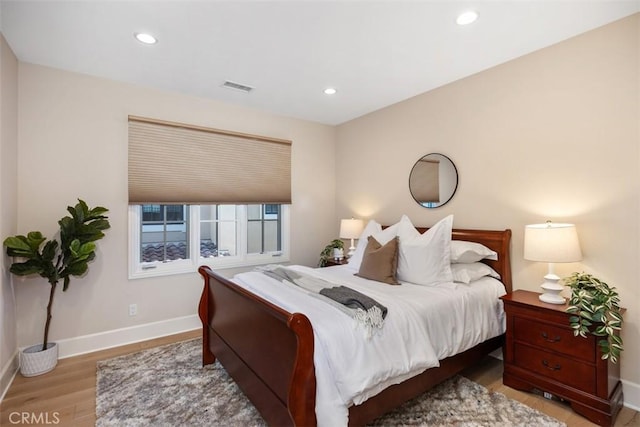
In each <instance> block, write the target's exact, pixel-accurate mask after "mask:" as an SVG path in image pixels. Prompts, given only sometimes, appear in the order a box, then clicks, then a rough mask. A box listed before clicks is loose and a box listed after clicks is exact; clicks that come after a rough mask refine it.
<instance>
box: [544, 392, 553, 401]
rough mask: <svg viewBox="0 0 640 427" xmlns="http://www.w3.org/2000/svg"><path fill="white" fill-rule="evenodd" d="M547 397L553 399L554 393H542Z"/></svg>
mask: <svg viewBox="0 0 640 427" xmlns="http://www.w3.org/2000/svg"><path fill="white" fill-rule="evenodd" d="M542 395H543V396H544V398H545V399H553V395H552V394H551V393H547V392H546V391H545V392H543V393H542Z"/></svg>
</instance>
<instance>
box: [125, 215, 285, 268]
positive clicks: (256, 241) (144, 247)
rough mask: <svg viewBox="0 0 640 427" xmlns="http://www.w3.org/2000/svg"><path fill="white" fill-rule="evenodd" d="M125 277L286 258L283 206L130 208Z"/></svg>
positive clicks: (266, 262)
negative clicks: (128, 247)
mask: <svg viewBox="0 0 640 427" xmlns="http://www.w3.org/2000/svg"><path fill="white" fill-rule="evenodd" d="M129 223H130V224H129V233H130V236H129V237H130V238H129V241H130V243H129V244H130V247H131V249H130V261H129V265H130V267H129V277H130V278H138V277H150V276H159V275H166V274H177V273H187V272H194V271H196V269H197V267H198V266H200V265H203V264H206V265H210V266H211V267H212V268H229V267H241V266H249V265H258V264H268V263H275V262H278V263H279V262H286V261H288V260H289V251H288V230H289V209H288V205H279V204H254V205H190V206H187V205H169V204H167V205H157V204H149V205H131V206H130V207H129Z"/></svg>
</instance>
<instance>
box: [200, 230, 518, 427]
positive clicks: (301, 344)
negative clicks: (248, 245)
mask: <svg viewBox="0 0 640 427" xmlns="http://www.w3.org/2000/svg"><path fill="white" fill-rule="evenodd" d="M416 229H417V230H418V231H419V232H420V233H423V232H425V231H426V230H427V228H417V227H416ZM451 235H452V238H453V239H454V240H462V241H469V242H476V243H480V244H482V245H484V246H486V247H488V248H490V249H492V250H493V251H495V252H496V253H497V254H498V256H497V260H483V261H482V262H484V263H486V264H487V265H489V266H491V267H492V268H493V269H494V270H495V271H496V272H497V273H499V274H500V276H501V282H502V283H503V284H504V288H505V290H506V292H511V289H512V284H511V266H510V256H509V247H510V240H511V231H510V230H501V231H490V230H461V229H454V230H453V232H452V234H451ZM330 268H336V267H330ZM199 272H200V274H201V275H202V277H203V279H204V289H203V293H202V296H201V299H200V304H199V316H200V319H201V320H202V324H203V356H202V361H203V364H204V365H207V364H211V363H214V362H215V361H216V359H217V360H218V361H219V362H220V363H221V364H222V365H223V366H224V368H225V369H226V370H227V372H229V374H230V375H231V377H232V378H233V379H234V381H235V382H236V383H237V384H238V385H239V387H240V388H241V389H242V390H243V392H244V393H245V394H246V396H247V397H248V398H249V399H250V400H251V402H252V403H253V404H254V405H255V406H256V408H257V409H258V411H259V412H260V413H261V415H262V416H263V418H264V419H265V420H266V422H267V423H268V424H269V425H277V426H285V425H296V426H313V425H317V419H316V410H315V409H316V384H317V380H318V379H317V378H316V369H315V365H314V346H315V343H314V330H313V328H312V323H311V321H310V320H309V318H308V317H307V316H306V315H305V314H303V313H298V312H296V313H291V312H288V311H286V310H285V309H282V308H280V307H279V306H277V305H276V304H274V303H272V302H269V301H268V300H267V299H266V298H263V297H260V296H258V295H256V294H255V293H254V292H251V291H249V290H247V289H245V288H244V287H242V286H240V285H239V284H237V283H235V282H233V281H231V280H229V279H227V278H225V277H223V276H221V275H220V274H218V273H216V272H214V271H212V270H211V269H210V268H209V267H206V266H203V267H200V269H199ZM502 343H503V335H498V336H495V337H493V338H490V339H487V340H485V341H483V342H480V343H479V344H477V345H474V346H473V347H472V348H469V349H467V350H465V351H463V352H461V353H458V354H455V355H453V356H450V357H446V358H444V359H443V360H440V361H439V366H438V367H434V368H430V369H426V370H425V371H424V372H422V373H420V374H418V375H415V376H412V377H411V378H408V379H406V380H404V381H402V382H401V383H399V384H395V385H390V386H388V387H387V388H385V389H384V390H382V391H381V392H379V393H377V394H375V395H373V396H371V397H369V398H367V400H365V401H363V402H361V403H358V404H354V405H351V406H350V407H349V408H348V423H349V425H364V424H366V423H367V422H370V421H372V420H374V419H375V418H376V417H378V416H380V415H382V414H384V413H386V412H388V411H390V410H392V409H394V408H396V407H398V406H400V405H401V404H402V403H404V402H406V401H407V400H409V399H411V398H413V397H416V396H418V395H420V394H421V393H423V392H424V391H426V390H428V389H430V388H432V387H433V386H435V385H437V384H439V383H440V382H442V381H444V380H445V379H447V378H450V377H451V376H453V375H455V374H457V373H458V372H460V371H461V370H462V369H464V368H466V367H468V366H470V365H472V364H473V363H475V362H477V361H478V360H480V359H481V358H482V357H484V356H485V355H487V354H489V353H490V352H492V351H494V350H496V349H498V348H500V347H501V346H502Z"/></svg>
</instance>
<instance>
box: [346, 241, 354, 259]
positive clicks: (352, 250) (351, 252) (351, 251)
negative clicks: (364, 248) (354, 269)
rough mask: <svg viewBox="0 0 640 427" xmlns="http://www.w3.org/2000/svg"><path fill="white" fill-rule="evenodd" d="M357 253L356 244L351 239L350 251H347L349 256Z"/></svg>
mask: <svg viewBox="0 0 640 427" xmlns="http://www.w3.org/2000/svg"><path fill="white" fill-rule="evenodd" d="M355 253H356V246H355V244H354V243H353V239H351V246H349V252H347V258H351V257H352V256H353V254H355Z"/></svg>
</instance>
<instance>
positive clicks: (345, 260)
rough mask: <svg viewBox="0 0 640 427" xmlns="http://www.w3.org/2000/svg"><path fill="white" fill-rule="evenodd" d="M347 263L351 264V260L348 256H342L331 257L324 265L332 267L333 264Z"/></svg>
mask: <svg viewBox="0 0 640 427" xmlns="http://www.w3.org/2000/svg"><path fill="white" fill-rule="evenodd" d="M345 264H349V261H348V260H347V259H346V258H342V259H335V258H329V259H328V260H327V262H326V264H325V265H324V266H325V267H331V266H333V265H345Z"/></svg>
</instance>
